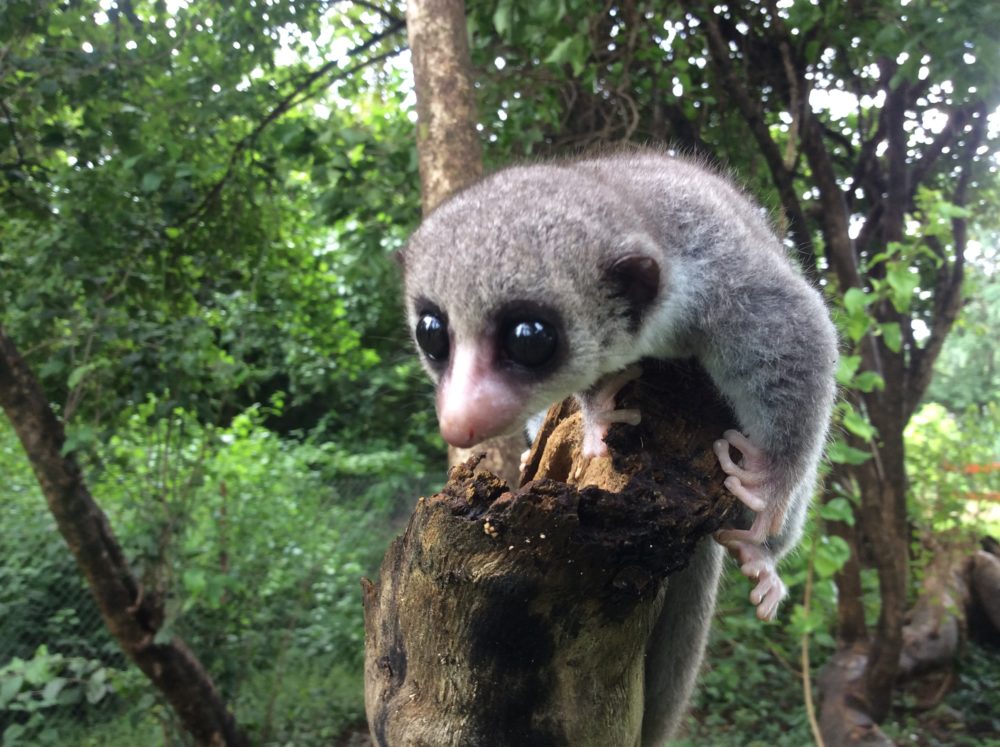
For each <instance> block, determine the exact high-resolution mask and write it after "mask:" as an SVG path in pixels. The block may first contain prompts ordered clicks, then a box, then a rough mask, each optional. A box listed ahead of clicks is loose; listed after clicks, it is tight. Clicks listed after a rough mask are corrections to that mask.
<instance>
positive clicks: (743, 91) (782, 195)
mask: <svg viewBox="0 0 1000 747" xmlns="http://www.w3.org/2000/svg"><path fill="white" fill-rule="evenodd" d="M682 5H683V6H684V8H685V10H687V11H688V13H690V14H691V15H692V16H695V17H697V18H698V20H699V21H700V22H701V23H702V25H703V26H704V27H705V30H706V32H707V33H706V37H707V39H708V48H709V53H710V57H711V59H712V62H713V63H714V65H715V67H716V69H717V70H718V71H719V74H720V75H721V76H722V78H723V80H724V82H725V84H726V89H727V91H728V92H729V93H730V94H731V95H732V97H733V99H734V101H735V102H736V106H737V108H738V109H739V110H740V114H742V116H743V119H744V121H745V122H746V123H747V126H748V127H749V128H750V132H751V134H752V135H753V137H754V139H755V140H756V141H757V145H758V147H759V148H760V150H761V153H762V154H763V156H764V160H765V161H766V162H767V165H768V168H769V169H770V171H771V178H772V179H773V180H774V185H775V187H777V189H778V197H779V199H780V200H781V205H782V207H783V208H784V210H785V213H786V214H787V215H788V222H789V233H790V234H791V237H792V240H793V242H794V243H795V246H796V248H797V250H798V253H799V257H800V259H801V260H802V265H803V270H804V271H805V272H806V274H807V275H808V276H809V277H810V279H812V280H813V281H814V282H815V281H816V279H817V275H818V268H817V265H816V248H815V245H814V244H813V240H812V236H811V235H810V233H809V228H808V224H807V223H806V218H805V214H804V213H803V212H802V205H801V203H800V202H799V198H798V195H797V194H796V193H795V183H794V174H792V172H791V171H789V170H788V168H786V166H785V161H784V158H783V156H782V153H781V149H780V148H779V147H778V144H777V143H776V142H775V141H774V139H773V138H772V137H771V132H770V129H769V128H768V126H767V123H766V122H765V121H764V116H763V114H762V112H761V110H760V106H759V104H758V102H757V101H756V100H755V99H754V98H753V97H752V96H751V95H750V91H749V90H748V89H747V87H746V86H745V85H744V82H743V81H741V80H740V78H739V76H738V75H737V74H736V71H735V69H734V68H733V65H732V64H731V62H730V60H729V45H728V43H727V42H726V40H725V39H724V38H723V35H722V31H721V30H720V28H719V24H718V22H717V18H716V16H715V15H713V14H712V13H702V14H699V13H698V12H697V11H696V10H694V9H692V8H691V7H690V5H689V4H688V3H687V2H683V3H682ZM803 93H804V92H803ZM804 98H808V96H804Z"/></svg>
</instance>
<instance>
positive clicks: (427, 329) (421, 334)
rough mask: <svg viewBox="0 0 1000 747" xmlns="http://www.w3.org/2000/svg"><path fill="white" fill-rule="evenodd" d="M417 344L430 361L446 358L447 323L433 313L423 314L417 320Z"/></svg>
mask: <svg viewBox="0 0 1000 747" xmlns="http://www.w3.org/2000/svg"><path fill="white" fill-rule="evenodd" d="M416 337H417V345H419V346H420V349H421V350H423V351H424V355H426V356H427V357H428V358H430V359H431V360H432V361H446V360H448V347H449V343H448V323H447V322H446V321H444V320H443V319H442V318H441V317H440V316H438V315H437V314H433V313H427V314H423V315H422V316H421V317H420V321H418V322H417V334H416Z"/></svg>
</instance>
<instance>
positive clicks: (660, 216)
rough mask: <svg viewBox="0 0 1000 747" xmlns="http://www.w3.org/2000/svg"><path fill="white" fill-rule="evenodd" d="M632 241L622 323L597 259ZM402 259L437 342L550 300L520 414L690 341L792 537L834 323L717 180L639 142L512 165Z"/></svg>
mask: <svg viewBox="0 0 1000 747" xmlns="http://www.w3.org/2000/svg"><path fill="white" fill-rule="evenodd" d="M636 253H640V254H644V255H647V256H650V257H653V258H654V259H655V260H656V262H657V263H658V264H659V267H660V271H661V275H660V287H659V292H658V294H657V296H656V298H655V300H654V301H653V302H652V304H651V305H650V306H649V307H648V308H644V309H642V313H641V316H640V317H639V319H638V324H636V320H635V316H634V315H632V316H630V313H631V312H632V311H634V310H633V309H630V308H629V306H628V303H627V301H626V300H624V299H623V298H621V297H620V295H616V294H615V292H614V290H615V289H614V288H612V287H609V283H608V275H607V272H606V270H607V268H608V267H609V265H610V264H611V263H612V262H613V261H614V260H615V259H616V258H618V257H621V256H623V255H626V254H636ZM403 264H404V267H405V286H406V296H407V311H408V314H409V319H410V325H411V329H413V327H414V326H415V324H416V322H417V317H418V314H419V313H420V309H418V308H417V305H416V304H417V301H418V299H424V300H429V301H430V302H432V303H434V304H436V305H437V306H438V307H439V308H440V309H442V310H443V311H445V312H446V313H447V315H448V323H449V327H450V331H451V335H452V338H453V340H455V341H460V340H467V339H477V338H479V337H484V336H489V335H491V334H495V331H494V330H492V329H491V326H490V325H491V324H492V321H491V313H492V311H493V310H494V309H496V308H497V307H498V306H499V305H500V304H503V303H506V302H509V301H510V300H511V299H516V300H528V301H530V300H532V299H541V300H543V301H544V302H545V303H547V304H549V305H551V306H553V307H555V308H556V309H558V311H559V314H560V316H561V318H562V323H563V326H564V330H563V333H564V335H565V337H566V346H567V350H568V352H567V355H566V356H565V359H564V360H562V361H561V363H560V365H559V366H558V368H557V370H555V371H553V372H551V373H548V374H546V376H545V377H541V378H540V379H539V380H538V381H537V382H530V386H528V388H529V390H530V391H529V393H528V394H527V395H526V397H525V404H524V419H527V417H529V416H530V415H531V414H532V413H534V412H537V411H538V410H539V409H542V408H544V407H546V406H548V405H549V404H551V403H552V402H555V401H558V400H560V399H562V398H564V397H566V396H567V395H569V394H570V393H580V392H586V391H587V390H593V388H594V387H595V386H596V385H597V384H598V382H599V381H600V380H601V379H603V378H606V377H608V376H609V375H610V374H613V373H614V372H617V371H620V370H621V369H623V368H625V367H626V366H629V365H630V364H633V363H635V362H637V361H638V360H640V359H642V358H646V357H649V358H677V357H689V356H695V357H697V358H698V359H699V361H700V362H701V363H702V365H703V366H704V367H705V369H706V370H707V371H708V373H709V375H710V376H711V378H712V380H713V381H714V383H715V384H716V386H717V387H718V388H719V390H720V391H721V392H722V393H723V395H724V396H725V397H726V398H727V400H728V401H729V402H730V404H731V405H732V407H733V409H734V411H735V413H736V415H737V418H738V420H739V423H740V427H741V429H742V430H743V431H744V433H746V434H747V435H748V436H749V437H750V438H751V440H753V441H754V442H755V443H756V445H758V446H759V447H761V448H762V449H763V450H764V452H765V453H766V454H767V456H768V459H769V463H770V465H771V468H772V472H773V477H774V479H773V485H771V486H770V487H771V490H770V498H769V500H770V503H769V504H768V508H767V509H766V510H765V512H766V514H767V516H769V517H771V516H773V517H774V519H775V522H774V528H773V529H772V531H771V536H769V537H768V539H767V546H768V548H769V549H770V552H772V553H773V554H774V556H775V558H780V557H781V556H782V555H784V554H785V553H787V552H788V551H789V550H790V549H791V548H792V547H794V546H795V544H796V543H797V542H798V540H799V537H800V535H801V531H802V524H803V521H804V518H805V514H806V511H807V508H808V504H809V499H810V497H811V494H812V490H813V487H814V482H815V475H816V470H817V466H818V462H819V459H820V456H821V452H822V448H823V444H824V440H825V435H826V430H827V424H828V420H829V415H830V410H831V407H832V403H833V397H834V383H833V372H834V367H835V364H836V359H837V343H836V335H835V331H834V329H833V326H832V324H831V322H830V318H829V314H828V312H827V309H826V307H825V305H824V303H823V300H822V298H821V296H820V294H819V293H818V292H817V291H816V290H815V289H813V288H812V287H811V286H810V285H809V284H808V283H807V282H806V281H805V280H804V279H803V277H802V275H801V273H800V272H798V270H797V269H796V268H795V267H794V265H793V264H792V263H791V261H790V260H789V259H788V257H787V255H786V253H785V251H784V249H783V247H782V246H781V243H780V242H779V241H778V239H777V238H776V237H775V235H774V233H773V231H772V230H771V228H770V226H769V225H768V222H767V220H766V219H765V216H764V215H763V212H762V210H761V209H760V208H759V207H757V206H756V205H754V204H753V203H752V202H750V200H748V199H747V198H746V197H745V196H744V195H743V194H742V193H741V192H740V191H739V190H738V189H737V188H736V187H734V186H733V185H732V184H731V183H730V182H729V181H728V180H726V179H725V178H723V177H721V176H719V175H717V174H715V173H713V172H711V171H709V170H707V169H705V168H704V167H703V166H701V165H699V164H697V163H694V162H692V161H689V160H685V159H682V158H676V157H671V156H669V155H666V154H663V153H659V152H654V151H631V152H624V153H618V154H614V155H608V156H602V157H596V158H592V159H583V160H576V161H567V162H553V163H548V164H537V165H529V166H516V167H513V168H509V169H506V170H503V171H500V172H498V173H496V174H494V175H492V176H490V177H488V178H487V179H485V180H484V181H482V182H480V183H479V184H477V185H475V186H473V187H470V188H469V189H467V190H465V191H463V192H461V193H460V194H458V195H457V196H455V197H454V198H452V199H451V200H449V201H448V202H446V203H445V204H443V205H442V206H441V207H440V208H438V210H437V211H436V212H434V213H433V214H432V215H431V216H430V217H428V218H427V219H426V220H425V221H424V223H423V225H422V226H421V227H420V228H419V229H418V230H417V231H416V232H415V233H414V235H413V237H412V238H411V239H410V241H409V243H408V244H407V246H406V247H405V249H404V251H403ZM428 370H429V371H430V373H431V375H432V376H434V377H435V378H439V377H441V376H442V373H441V371H440V370H439V369H438V370H435V369H434V368H433V367H428ZM444 375H446V374H444ZM526 386H527V385H526ZM524 419H522V421H521V422H522V423H523V420H524ZM703 545H704V547H702V548H701V549H700V550H699V554H698V556H697V557H696V559H695V562H694V563H693V564H692V566H691V567H690V568H689V569H688V570H686V571H685V572H684V573H682V574H679V575H678V576H676V577H674V578H672V579H671V581H670V586H669V588H668V592H667V594H668V597H667V600H666V606H665V611H664V613H663V617H662V619H661V621H660V623H659V624H658V626H657V633H656V634H655V635H654V638H653V640H652V641H651V644H650V649H649V653H648V657H649V658H648V666H647V704H646V716H645V721H644V739H643V744H644V745H654V744H658V743H660V742H661V741H662V740H664V739H666V738H667V737H668V736H669V734H670V733H671V731H672V730H673V728H674V727H675V726H676V724H677V722H678V721H679V718H680V716H681V714H682V712H683V707H684V705H685V704H686V701H687V698H688V696H689V694H690V692H691V688H692V686H693V682H694V677H695V674H696V673H697V670H698V667H699V665H700V661H701V657H702V653H703V650H704V643H705V637H706V632H707V628H708V623H709V620H710V617H711V614H712V610H713V607H714V600H715V593H716V587H717V583H718V575H719V560H720V555H721V553H720V550H719V548H717V547H715V546H714V545H713V544H712V543H710V542H706V543H703Z"/></svg>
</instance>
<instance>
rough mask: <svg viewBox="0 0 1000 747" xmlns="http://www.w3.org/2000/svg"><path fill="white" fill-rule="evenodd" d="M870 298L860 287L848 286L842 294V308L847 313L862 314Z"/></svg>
mask: <svg viewBox="0 0 1000 747" xmlns="http://www.w3.org/2000/svg"><path fill="white" fill-rule="evenodd" d="M871 301H872V298H871V296H869V295H868V294H867V293H865V292H864V291H863V290H861V289H860V288H848V289H847V292H846V293H845V294H844V308H845V309H846V310H847V313H848V314H851V315H854V314H864V313H865V308H866V307H867V306H868V304H869V303H871Z"/></svg>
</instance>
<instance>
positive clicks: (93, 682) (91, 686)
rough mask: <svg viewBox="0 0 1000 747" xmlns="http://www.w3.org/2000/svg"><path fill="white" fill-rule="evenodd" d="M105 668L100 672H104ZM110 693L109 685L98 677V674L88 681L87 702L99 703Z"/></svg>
mask: <svg viewBox="0 0 1000 747" xmlns="http://www.w3.org/2000/svg"><path fill="white" fill-rule="evenodd" d="M103 671H104V670H103V669H99V670H98V673H100V672H103ZM96 674H97V673H95V675H96ZM107 694H108V685H107V683H105V682H104V680H103V679H98V678H97V677H96V676H94V677H91V678H90V679H89V680H88V681H87V702H88V703H90V704H91V705H93V704H94V703H98V702H100V701H101V699H102V698H104V696H105V695H107Z"/></svg>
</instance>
